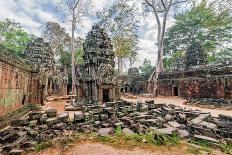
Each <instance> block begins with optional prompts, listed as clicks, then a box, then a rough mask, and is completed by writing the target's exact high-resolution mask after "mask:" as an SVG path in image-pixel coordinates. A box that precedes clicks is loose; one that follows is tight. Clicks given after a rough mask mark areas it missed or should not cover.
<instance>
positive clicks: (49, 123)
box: [46, 117, 57, 127]
mask: <svg viewBox="0 0 232 155" xmlns="http://www.w3.org/2000/svg"><path fill="white" fill-rule="evenodd" d="M46 124H47V126H48V127H51V126H53V125H55V124H57V118H56V117H53V118H48V119H47V120H46Z"/></svg>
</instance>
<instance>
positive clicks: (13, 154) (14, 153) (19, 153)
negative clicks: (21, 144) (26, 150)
mask: <svg viewBox="0 0 232 155" xmlns="http://www.w3.org/2000/svg"><path fill="white" fill-rule="evenodd" d="M9 154H10V155H22V154H23V150H18V149H13V150H11V151H10V153H9Z"/></svg>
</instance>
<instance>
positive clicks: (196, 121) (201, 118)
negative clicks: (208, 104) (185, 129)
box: [190, 114, 211, 125]
mask: <svg viewBox="0 0 232 155" xmlns="http://www.w3.org/2000/svg"><path fill="white" fill-rule="evenodd" d="M210 116H211V115H210V114H200V115H199V116H198V117H196V118H194V119H192V120H191V121H190V122H191V123H192V124H195V125H198V124H199V123H201V122H202V121H204V120H206V119H208V118H209V117H210Z"/></svg>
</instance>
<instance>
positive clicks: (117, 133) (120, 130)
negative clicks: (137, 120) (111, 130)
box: [115, 125, 122, 136]
mask: <svg viewBox="0 0 232 155" xmlns="http://www.w3.org/2000/svg"><path fill="white" fill-rule="evenodd" d="M115 135H116V136H121V135H122V127H121V125H120V126H118V127H117V128H116V129H115Z"/></svg>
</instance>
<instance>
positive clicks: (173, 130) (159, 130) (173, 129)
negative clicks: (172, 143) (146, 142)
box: [154, 127, 177, 135]
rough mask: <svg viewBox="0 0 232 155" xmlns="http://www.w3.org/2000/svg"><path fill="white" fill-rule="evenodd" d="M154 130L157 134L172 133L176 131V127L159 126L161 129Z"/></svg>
mask: <svg viewBox="0 0 232 155" xmlns="http://www.w3.org/2000/svg"><path fill="white" fill-rule="evenodd" d="M154 132H155V133H158V134H165V135H172V134H173V133H174V132H177V129H176V128H172V127H169V128H161V129H157V130H155V131H154Z"/></svg>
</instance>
